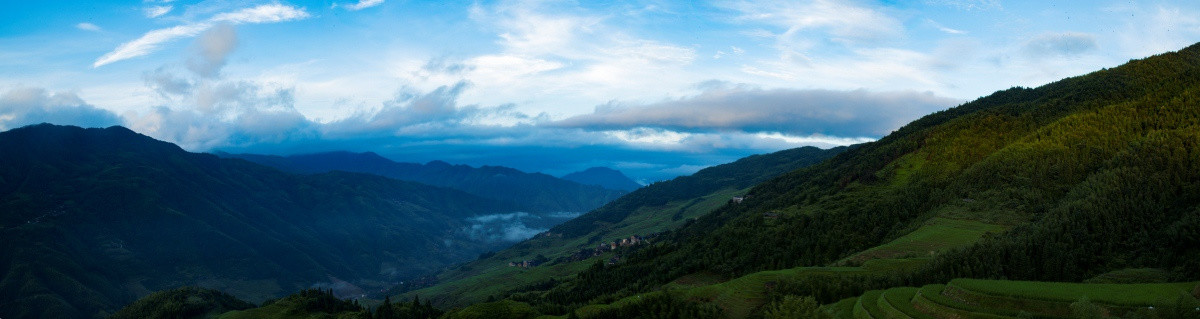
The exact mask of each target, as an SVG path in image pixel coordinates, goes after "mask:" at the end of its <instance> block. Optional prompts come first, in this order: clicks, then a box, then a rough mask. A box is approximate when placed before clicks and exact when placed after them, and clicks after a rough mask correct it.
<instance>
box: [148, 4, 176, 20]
mask: <svg viewBox="0 0 1200 319" xmlns="http://www.w3.org/2000/svg"><path fill="white" fill-rule="evenodd" d="M172 9H175V7H173V6H149V7H145V8H142V14H144V15H146V17H147V18H151V19H153V18H157V17H161V16H163V15H165V14H167V13H170V12H171V10H172Z"/></svg>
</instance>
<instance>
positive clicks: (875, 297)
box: [824, 279, 1200, 319]
mask: <svg viewBox="0 0 1200 319" xmlns="http://www.w3.org/2000/svg"><path fill="white" fill-rule="evenodd" d="M1198 285H1200V283H1197V282H1185V283H1156V284H1083V283H1056V282H1030V281H1005V280H978V279H955V280H953V281H951V282H950V283H948V284H945V285H941V284H935V285H926V286H924V287H920V288H916V287H897V288H891V289H887V290H872V291H868V292H866V293H864V294H863V295H862V296H859V297H858V298H850V299H846V300H842V301H839V302H837V303H834V304H830V305H826V306H825V307H824V309H825V311H826V312H827V313H829V314H831V315H833V316H834V317H836V318H854V319H884V318H889V319H890V318H923V319H932V318H1072V317H1073V316H1075V311H1078V310H1075V309H1082V308H1083V307H1092V309H1096V310H1097V311H1098V313H1101V314H1103V315H1106V316H1110V317H1127V316H1131V315H1133V316H1140V317H1146V318H1200V301H1197V299H1196V297H1195V296H1193V295H1192V294H1191V291H1193V289H1195V288H1196V287H1197V286H1198ZM848 304H852V305H853V306H852V308H850V309H847V305H848ZM847 310H849V311H847Z"/></svg>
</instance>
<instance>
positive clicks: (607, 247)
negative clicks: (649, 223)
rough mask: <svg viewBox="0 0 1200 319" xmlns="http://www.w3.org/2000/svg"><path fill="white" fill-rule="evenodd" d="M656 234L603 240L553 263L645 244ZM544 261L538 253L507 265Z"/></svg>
mask: <svg viewBox="0 0 1200 319" xmlns="http://www.w3.org/2000/svg"><path fill="white" fill-rule="evenodd" d="M656 236H658V233H654V234H650V235H647V236H645V237H643V236H638V235H633V236H629V237H628V238H621V239H618V240H614V241H611V242H603V243H600V244H598V245H596V247H595V248H584V249H580V250H579V251H576V252H575V253H574V254H571V255H570V256H566V257H559V258H557V259H555V260H554V263H556V264H557V263H560V262H569V261H580V260H584V259H588V258H592V257H596V256H600V255H602V254H604V253H606V252H610V251H614V250H617V249H618V248H621V247H632V246H637V245H641V244H645V243H647V242H648V241H647V240H648V239H650V238H654V237H656ZM620 260H621V257H620V256H613V257H611V258H609V259H608V263H609V264H614V263H617V262H618V261H620ZM546 261H547V260H546V257H544V256H541V255H538V258H534V259H533V260H518V261H510V262H508V266H509V267H521V268H530V267H537V266H539V265H541V264H544V263H546Z"/></svg>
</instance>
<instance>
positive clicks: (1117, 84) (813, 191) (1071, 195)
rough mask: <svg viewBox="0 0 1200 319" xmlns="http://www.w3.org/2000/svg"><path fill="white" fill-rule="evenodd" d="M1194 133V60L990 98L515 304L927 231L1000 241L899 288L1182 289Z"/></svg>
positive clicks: (815, 262)
mask: <svg viewBox="0 0 1200 319" xmlns="http://www.w3.org/2000/svg"><path fill="white" fill-rule="evenodd" d="M1198 132H1200V45H1197V46H1192V47H1189V48H1185V49H1183V50H1181V51H1179V52H1173V53H1167V54H1162V55H1159V56H1154V57H1150V58H1147V59H1144V60H1136V61H1131V62H1130V63H1128V64H1126V65H1123V66H1121V67H1118V68H1113V69H1107V70H1101V71H1097V72H1094V73H1091V74H1088V75H1084V76H1079V77H1074V78H1069V79H1065V80H1061V81H1058V82H1055V83H1051V84H1048V85H1045V86H1042V87H1039V88H1036V89H1025V88H1014V89H1009V90H1005V91H1000V92H997V93H995V94H993V95H990V96H988V97H984V98H981V99H978V100H976V101H972V102H969V103H966V104H964V105H961V106H958V107H955V108H952V109H950V110H947V111H943V112H938V113H935V114H932V115H929V116H926V117H924V118H922V119H920V120H917V121H915V122H913V123H911V124H909V125H906V126H905V127H903V128H901V129H900V130H898V131H896V132H894V133H893V134H890V135H889V136H887V137H885V138H883V139H881V140H879V141H876V142H872V143H868V144H866V145H863V146H862V147H858V148H854V149H851V150H848V151H847V152H845V153H842V154H839V155H837V156H835V157H834V158H833V159H831V160H829V161H826V162H824V163H821V164H818V165H813V166H810V167H807V168H803V169H799V170H797V171H795V172H792V173H789V174H785V175H783V176H780V177H778V178H775V179H772V180H770V181H767V182H765V183H762V184H760V185H758V186H756V187H755V188H754V189H753V190H751V191H750V192H749V194H748V195H747V199H746V200H745V201H744V202H743V203H740V204H730V205H726V206H725V207H722V208H720V209H717V210H716V211H714V212H713V213H712V214H709V215H705V216H704V217H701V218H700V219H698V220H697V221H696V222H695V223H691V224H689V225H687V226H685V227H683V228H682V229H680V230H679V231H677V232H673V233H672V234H670V235H669V236H665V238H664V241H663V242H662V243H660V244H658V245H654V246H651V247H648V248H646V249H641V250H640V251H638V252H637V253H634V254H632V255H631V256H630V257H629V258H628V259H627V260H626V261H625V262H622V263H618V264H616V265H615V266H611V267H603V266H601V267H592V268H591V269H589V270H587V271H584V272H583V273H580V274H579V276H578V277H577V279H576V280H573V281H570V282H567V283H564V284H561V285H557V287H554V288H552V289H549V290H546V291H542V292H540V295H538V296H539V297H537V298H531V297H530V296H529V294H528V293H527V294H524V295H522V298H524V300H531V301H533V302H534V303H545V304H548V305H543V306H540V307H543V308H546V309H551V308H552V306H549V305H559V306H561V305H578V304H581V303H586V302H589V301H592V300H613V299H612V298H619V297H622V296H627V295H629V294H632V293H635V292H639V291H646V290H649V289H655V288H656V287H659V286H660V285H662V284H664V283H667V282H669V281H671V280H675V279H677V278H680V277H681V276H684V275H688V274H695V273H715V274H719V275H722V276H726V277H737V276H741V275H745V274H749V273H752V272H756V271H761V270H768V269H780V268H791V267H797V266H826V265H833V264H834V263H835V262H836V261H838V260H839V259H841V258H843V257H847V256H850V255H851V254H854V253H856V252H860V251H863V250H865V249H868V248H871V247H874V246H878V245H880V244H882V243H886V242H887V241H890V240H892V239H895V238H898V237H900V236H902V235H905V234H907V233H909V232H912V231H913V230H914V229H917V227H919V226H921V225H922V224H923V223H925V222H926V221H929V220H930V219H931V218H934V217H939V218H947V219H961V220H973V221H983V222H987V223H989V224H997V225H1005V226H1006V227H1012V229H1011V230H1009V231H1008V232H1005V233H1004V234H1002V235H996V234H992V235H988V236H984V239H983V241H982V242H981V243H979V244H977V245H975V246H972V247H971V248H969V249H966V250H962V251H952V252H950V253H946V254H942V255H939V256H938V257H937V258H935V259H934V260H933V261H932V263H931V264H930V265H929V266H928V267H930V268H926V269H925V270H919V271H917V272H916V273H913V274H910V275H909V276H910V277H909V278H908V279H907V280H909V281H910V283H914V282H915V283H917V284H925V283H937V282H946V281H947V280H948V278H949V277H953V276H971V277H993V278H1012V279H1035V280H1054V281H1078V280H1082V279H1086V278H1090V277H1092V276H1095V275H1099V274H1102V273H1105V272H1108V271H1112V270H1118V269H1123V268H1141V267H1150V268H1161V269H1169V270H1172V271H1175V272H1178V273H1180V274H1182V275H1183V276H1185V277H1190V278H1196V277H1200V264H1197V260H1200V258H1197V257H1200V215H1198V214H1200V182H1197V181H1200V153H1197V150H1198V149H1200V148H1198V146H1200V145H1197V143H1198V141H1200V133H1198ZM614 204H615V203H614ZM614 204H610V205H614ZM585 216H586V215H585ZM565 226H566V224H564V226H563V227H565ZM861 283H862V284H863V286H866V285H871V284H872V283H873V282H872V281H861ZM874 284H878V282H874ZM859 287H862V286H859ZM842 288H845V287H842ZM814 289H825V288H814ZM829 289H833V288H829ZM810 291H811V290H810ZM822 291H823V292H824V291H833V290H822ZM843 291H845V290H843ZM828 297H829V296H828V295H826V297H825V298H828ZM843 297H844V296H843ZM596 298H599V299H596Z"/></svg>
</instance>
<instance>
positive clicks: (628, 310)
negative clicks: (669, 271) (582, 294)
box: [574, 290, 725, 319]
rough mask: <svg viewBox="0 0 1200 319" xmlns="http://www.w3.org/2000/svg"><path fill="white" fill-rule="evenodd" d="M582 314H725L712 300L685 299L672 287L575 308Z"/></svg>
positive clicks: (605, 317)
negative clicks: (610, 302)
mask: <svg viewBox="0 0 1200 319" xmlns="http://www.w3.org/2000/svg"><path fill="white" fill-rule="evenodd" d="M574 313H577V314H578V316H579V317H580V318H586V319H593V318H594V319H610V318H611V319H622V318H663V319H666V318H724V317H725V316H724V314H723V312H722V311H721V308H718V307H717V306H715V305H713V304H708V303H701V302H697V301H694V300H688V299H684V298H683V297H682V296H680V295H679V294H678V293H676V292H673V291H671V290H662V291H656V292H653V293H647V294H639V295H634V296H629V297H627V298H624V299H621V300H619V301H616V302H613V303H612V304H609V305H601V306H588V307H584V308H580V309H579V310H576V311H575V312H574Z"/></svg>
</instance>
